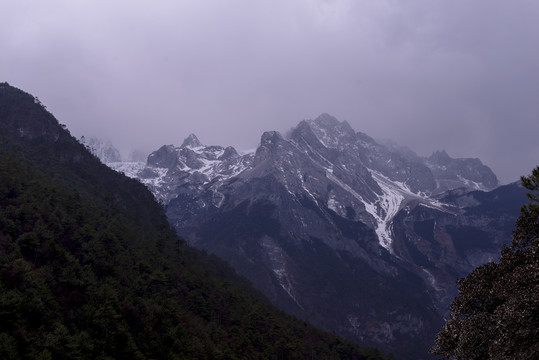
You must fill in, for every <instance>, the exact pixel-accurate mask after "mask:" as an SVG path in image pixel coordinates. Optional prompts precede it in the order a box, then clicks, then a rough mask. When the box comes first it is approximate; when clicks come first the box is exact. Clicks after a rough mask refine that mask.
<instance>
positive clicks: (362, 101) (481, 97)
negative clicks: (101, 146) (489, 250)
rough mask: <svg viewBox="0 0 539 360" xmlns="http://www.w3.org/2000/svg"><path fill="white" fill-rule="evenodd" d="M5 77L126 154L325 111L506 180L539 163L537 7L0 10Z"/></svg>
mask: <svg viewBox="0 0 539 360" xmlns="http://www.w3.org/2000/svg"><path fill="white" fill-rule="evenodd" d="M0 13H1V14H2V21H1V22H0V81H7V82H9V83H10V84H11V85H13V86H16V87H18V88H21V89H22V90H24V91H27V92H30V93H32V94H33V95H36V96H38V97H39V99H40V100H41V101H42V103H44V104H45V105H46V106H47V108H48V109H49V110H50V111H51V112H52V113H53V114H54V115H55V116H56V118H57V119H58V120H59V121H60V122H61V123H64V124H66V125H67V126H68V128H69V129H70V131H71V132H72V133H73V135H75V136H77V137H80V136H81V135H86V136H98V137H101V138H105V139H109V140H111V141H112V142H113V143H114V144H115V145H116V146H117V147H119V148H120V149H121V150H122V152H123V153H124V154H126V153H127V152H128V151H129V150H132V149H141V150H144V151H147V152H149V151H152V150H155V149H157V148H158V147H160V146H161V145H164V144H175V145H180V144H181V142H182V141H183V139H184V138H185V137H187V136H188V135H189V133H195V134H197V136H198V137H199V139H200V140H201V141H202V142H203V143H204V144H208V145H225V146H226V145H233V146H235V147H236V148H238V149H240V150H241V149H247V148H254V147H256V145H257V143H258V141H259V139H260V136H261V134H262V132H263V131H266V130H278V131H281V132H286V131H287V130H288V129H290V128H291V127H293V126H295V125H296V124H297V123H298V122H299V121H301V120H303V119H308V118H315V117H316V116H318V115H319V114H321V113H323V112H327V113H329V114H331V115H333V116H335V117H337V118H338V119H339V120H347V121H348V122H349V123H350V124H351V125H352V127H353V128H354V129H355V130H356V131H361V132H364V133H367V134H368V135H370V136H372V137H374V138H383V139H393V140H395V141H397V142H398V143H399V144H401V145H405V146H408V147H410V148H411V149H413V150H414V151H416V152H417V153H419V154H420V155H429V154H430V153H431V152H433V151H435V150H441V149H445V150H446V151H447V152H448V153H449V154H450V155H451V156H453V157H478V158H480V159H481V160H482V161H483V163H485V164H486V165H488V166H490V167H491V168H492V169H493V171H494V172H495V173H496V174H497V175H498V177H499V179H500V180H501V181H502V182H503V183H507V182H511V181H516V180H517V179H518V177H519V176H520V175H526V174H529V173H530V172H531V170H532V168H534V167H535V166H537V165H538V163H539V161H538V160H539V142H538V141H537V137H538V134H539V46H538V44H539V42H538V39H539V21H538V20H537V19H539V2H538V1H526V0H514V1H502V0H476V1H472V0H470V1H464V0H462V1H459V0H456V1H455V0H451V1H450V0H447V1H432V0H408V1H397V0H395V1H392V0H385V1H383V0H363V1H360V0H357V1H346V0H341V1H339V0H333V1H331V0H326V1H322V0H295V1H285V0H271V1H270V0H267V1H253V0H227V1H218V0H205V1H200V0H181V1H172V0H160V1H152V2H150V1H133V0H131V1H127V0H123V1H120V0H115V1H83V0H78V1H75V0H65V1H59V0H53V1H25V0H21V1H8V0H0Z"/></svg>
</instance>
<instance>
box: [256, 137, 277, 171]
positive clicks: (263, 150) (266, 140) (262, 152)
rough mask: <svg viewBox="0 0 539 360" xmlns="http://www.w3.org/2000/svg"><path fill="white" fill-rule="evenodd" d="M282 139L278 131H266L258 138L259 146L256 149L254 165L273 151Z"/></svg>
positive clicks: (265, 158)
mask: <svg viewBox="0 0 539 360" xmlns="http://www.w3.org/2000/svg"><path fill="white" fill-rule="evenodd" d="M282 140H283V136H282V135H281V134H280V133H279V132H278V131H266V132H264V133H263V134H262V137H261V138H260V146H259V147H258V148H257V149H256V153H255V159H254V165H255V166H256V165H258V164H260V163H261V162H263V161H264V160H267V159H268V158H269V157H270V156H271V154H272V153H273V152H274V150H275V147H276V146H277V144H278V143H279V142H281V141H282Z"/></svg>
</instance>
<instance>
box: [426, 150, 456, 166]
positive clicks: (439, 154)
mask: <svg viewBox="0 0 539 360" xmlns="http://www.w3.org/2000/svg"><path fill="white" fill-rule="evenodd" d="M451 160H452V159H451V157H450V156H449V155H448V154H447V152H445V150H442V151H440V150H438V151H435V152H433V153H432V155H431V156H430V157H429V161H431V162H434V163H436V164H440V165H446V164H448V163H449V162H451Z"/></svg>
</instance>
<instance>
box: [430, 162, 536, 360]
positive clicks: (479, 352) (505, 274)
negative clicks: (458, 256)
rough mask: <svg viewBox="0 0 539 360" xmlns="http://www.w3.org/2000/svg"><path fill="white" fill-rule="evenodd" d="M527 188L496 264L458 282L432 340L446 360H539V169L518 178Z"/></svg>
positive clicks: (435, 350) (434, 348)
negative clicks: (447, 312)
mask: <svg viewBox="0 0 539 360" xmlns="http://www.w3.org/2000/svg"><path fill="white" fill-rule="evenodd" d="M521 180H522V185H523V186H524V187H526V188H527V189H529V190H531V192H530V193H528V197H529V198H530V200H531V201H530V203H529V204H527V205H524V206H523V207H522V209H521V215H520V217H519V218H518V220H517V222H516V228H515V230H514V231H513V239H512V241H511V244H510V246H504V248H503V249H502V252H501V257H500V260H499V262H498V263H495V262H490V263H488V264H486V265H483V266H480V267H478V268H476V269H475V270H474V271H473V272H472V273H470V274H469V275H468V276H466V277H465V278H463V279H460V280H459V281H458V286H459V296H458V297H456V298H455V300H454V301H453V303H452V304H451V306H450V310H451V315H450V319H449V321H447V323H446V324H445V326H444V327H443V328H442V330H441V331H440V333H439V334H438V335H437V337H436V346H434V347H433V348H432V349H431V352H432V353H434V354H438V355H442V356H443V357H444V358H447V359H478V360H479V359H530V360H531V359H537V358H538V356H539V194H538V191H539V167H536V168H535V169H534V170H533V171H532V174H531V175H530V176H527V177H524V176H523V177H522V178H521Z"/></svg>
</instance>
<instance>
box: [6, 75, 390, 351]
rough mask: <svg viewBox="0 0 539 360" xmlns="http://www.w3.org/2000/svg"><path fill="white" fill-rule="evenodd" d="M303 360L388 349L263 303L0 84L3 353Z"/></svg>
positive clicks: (148, 201)
mask: <svg viewBox="0 0 539 360" xmlns="http://www.w3.org/2000/svg"><path fill="white" fill-rule="evenodd" d="M311 358H316V359H338V358H343V359H388V358H391V357H390V356H387V355H384V354H382V353H380V352H379V351H377V350H374V349H366V348H361V347H359V346H357V345H355V344H352V343H350V342H347V341H344V340H342V339H340V338H338V337H337V336H335V335H332V334H329V333H326V332H323V331H320V330H318V329H316V328H314V327H313V326H311V325H309V324H307V323H306V322H303V321H300V320H298V319H296V318H294V317H292V316H289V315H287V314H285V313H283V312H281V311H279V310H277V309H276V308H274V307H273V306H271V305H270V304H269V303H268V302H267V300H265V299H264V298H263V297H262V296H261V295H260V294H259V293H258V292H257V291H255V290H254V289H253V288H252V287H251V286H250V285H249V284H248V283H247V281H246V280H245V279H244V278H240V277H238V276H237V275H236V274H235V273H234V271H233V270H232V269H231V268H230V267H229V266H228V265H227V264H225V263H224V262H222V261H220V260H219V259H217V258H216V257H214V256H211V255H207V254H205V253H203V252H200V251H198V250H195V249H192V248H190V247H188V246H186V245H185V244H184V242H183V241H182V240H181V239H179V238H178V237H177V236H176V235H175V233H174V231H173V230H172V228H171V227H170V225H169V224H168V222H167V220H166V216H165V214H164V210H163V209H162V208H161V207H160V205H159V204H157V203H156V202H155V201H154V198H153V196H152V195H151V193H150V192H149V191H148V190H147V189H146V188H145V187H144V186H143V185H142V184H140V183H138V182H137V181H135V180H132V179H129V178H127V177H125V176H123V175H121V174H118V173H116V172H114V171H112V170H111V169H109V168H107V167H106V166H105V165H103V164H101V163H100V162H99V161H98V160H97V159H96V158H95V157H93V156H92V155H91V154H90V153H89V152H88V151H87V150H86V149H85V148H84V146H83V145H81V144H79V143H78V142H77V141H76V140H75V139H74V138H73V137H71V136H70V135H69V133H68V132H67V131H66V130H65V129H63V128H62V127H61V126H60V125H59V124H58V122H57V121H56V120H55V119H54V117H53V116H52V115H51V114H50V113H48V112H47V111H46V110H45V109H44V108H43V107H42V105H41V104H40V103H38V102H36V101H35V99H34V98H33V97H32V96H30V95H28V94H26V93H24V92H22V91H20V90H18V89H15V88H12V87H10V86H9V85H7V84H5V83H0V359H311Z"/></svg>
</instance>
